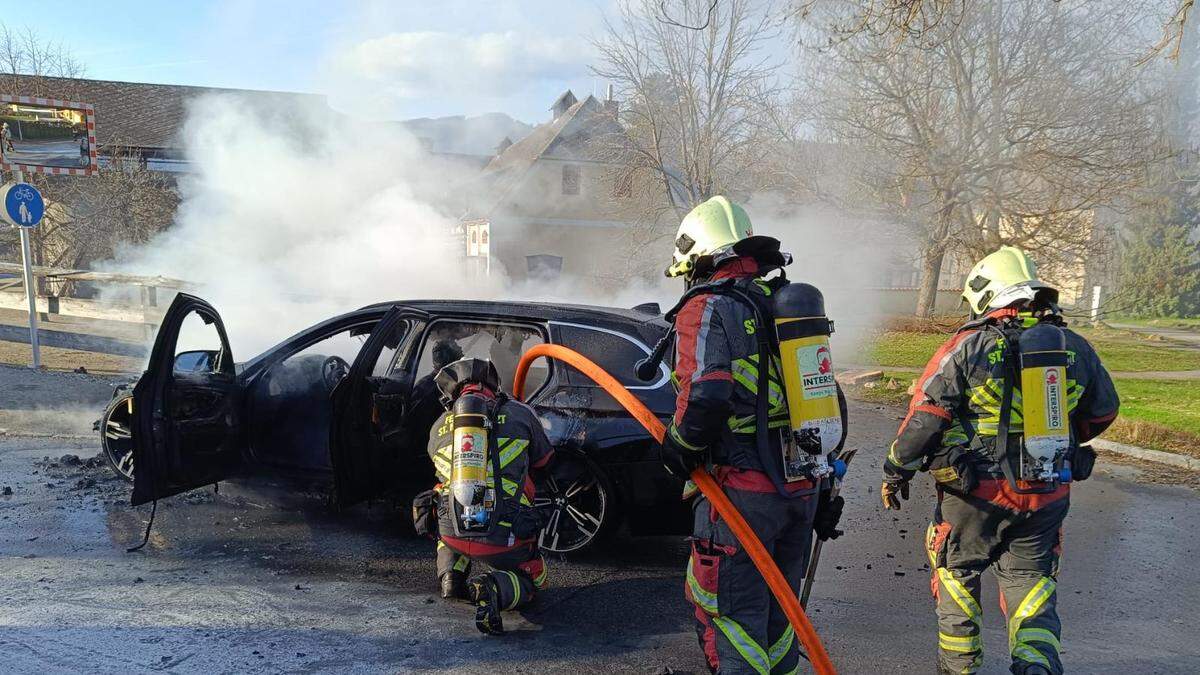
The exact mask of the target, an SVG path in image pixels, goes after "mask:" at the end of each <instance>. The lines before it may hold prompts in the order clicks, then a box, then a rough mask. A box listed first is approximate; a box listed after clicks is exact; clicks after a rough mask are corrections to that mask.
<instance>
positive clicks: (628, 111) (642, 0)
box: [592, 0, 779, 215]
mask: <svg viewBox="0 0 1200 675" xmlns="http://www.w3.org/2000/svg"><path fill="white" fill-rule="evenodd" d="M619 7H620V16H619V18H618V19H617V20H616V21H608V22H607V23H606V25H605V30H604V33H603V35H601V36H600V37H599V38H598V39H596V40H595V41H594V44H595V48H596V50H597V53H598V59H597V64H596V66H595V67H593V69H592V71H593V73H595V75H596V76H597V77H599V78H602V79H604V80H606V81H608V82H611V83H613V84H614V86H615V87H616V90H617V93H618V95H619V98H621V99H622V110H621V112H620V120H621V123H622V126H623V127H624V133H623V134H622V136H623V137H622V138H620V139H616V140H612V141H611V143H612V145H613V147H614V150H615V151H616V152H619V153H621V155H622V156H623V157H627V158H628V159H629V162H630V163H631V164H632V165H633V166H634V167H635V168H638V169H648V170H649V171H651V172H652V174H653V176H654V179H655V181H656V182H657V183H658V186H659V189H658V190H657V195H656V196H657V200H658V201H659V203H664V204H667V205H669V206H670V207H671V208H672V209H673V210H674V211H675V213H676V215H682V214H683V213H685V212H686V211H687V210H688V209H689V208H690V207H691V206H692V205H694V204H696V203H698V202H701V201H703V200H705V199H707V198H708V197H710V196H712V195H713V194H716V193H718V192H721V191H729V190H736V189H739V188H742V187H743V186H740V185H738V182H737V179H738V177H739V176H740V175H741V174H742V169H743V168H745V167H746V166H747V164H748V163H750V162H752V161H753V160H754V153H753V152H752V151H751V147H752V146H753V144H754V142H755V140H756V139H757V138H759V136H760V134H761V132H762V128H763V125H764V122H765V120H766V118H767V113H768V111H769V109H770V106H771V104H772V103H773V102H775V101H774V99H775V96H776V94H777V93H778V91H779V89H778V86H777V83H776V71H777V64H775V63H773V62H772V60H771V59H770V57H769V56H768V55H766V53H765V51H764V48H765V47H766V45H767V43H768V42H769V41H770V40H772V39H774V37H775V36H777V35H778V31H777V30H776V29H775V28H774V23H773V19H772V17H771V11H770V10H771V8H770V7H769V6H765V5H763V4H762V3H754V2H751V1H750V0H723V1H722V2H719V3H713V2H712V0H683V1H682V2H676V3H672V6H671V13H670V15H669V20H668V19H664V16H663V12H662V7H661V6H660V3H659V2H658V0H623V1H622V2H621V3H620V5H619ZM598 140H599V142H604V141H603V139H598Z"/></svg>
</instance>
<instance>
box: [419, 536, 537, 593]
mask: <svg viewBox="0 0 1200 675" xmlns="http://www.w3.org/2000/svg"><path fill="white" fill-rule="evenodd" d="M474 561H478V562H481V563H484V564H486V565H487V566H488V567H491V568H492V569H491V570H490V571H489V572H488V574H489V575H491V577H492V579H493V580H494V581H495V582H496V588H497V589H499V591H500V608H501V609H503V610H510V609H519V608H521V607H524V606H525V605H527V604H529V603H530V602H531V601H532V600H533V598H534V595H535V594H536V592H537V591H539V590H541V589H543V588H545V587H546V576H547V575H546V561H545V560H544V559H543V558H542V555H541V553H539V552H538V548H537V544H536V543H526V544H517V545H516V546H511V547H501V546H491V545H488V544H478V543H474V542H469V541H465V540H455V539H446V540H441V541H438V544H437V572H438V578H439V579H440V578H441V577H442V576H443V575H445V574H448V573H449V572H451V571H457V572H462V573H463V574H469V573H470V571H471V563H472V562H474Z"/></svg>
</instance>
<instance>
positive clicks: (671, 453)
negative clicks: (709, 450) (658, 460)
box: [661, 433, 704, 480]
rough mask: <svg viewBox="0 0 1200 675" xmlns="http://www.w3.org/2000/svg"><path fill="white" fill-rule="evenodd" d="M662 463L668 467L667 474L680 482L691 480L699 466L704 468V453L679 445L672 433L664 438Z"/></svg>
mask: <svg viewBox="0 0 1200 675" xmlns="http://www.w3.org/2000/svg"><path fill="white" fill-rule="evenodd" d="M661 452H662V463H663V466H665V467H667V473H669V474H671V475H672V476H675V477H676V478H678V479H679V480H689V479H690V478H691V476H692V471H694V470H695V469H696V467H698V466H704V451H703V450H692V449H691V448H686V447H684V446H682V445H680V444H679V443H677V442H676V441H675V440H674V439H673V438H672V437H671V434H670V433H667V434H666V435H665V436H664V437H663V443H662V449H661Z"/></svg>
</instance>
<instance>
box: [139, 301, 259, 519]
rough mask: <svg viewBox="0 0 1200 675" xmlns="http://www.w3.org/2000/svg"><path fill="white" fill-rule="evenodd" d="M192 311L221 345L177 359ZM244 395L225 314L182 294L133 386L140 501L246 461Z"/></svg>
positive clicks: (208, 479) (219, 475)
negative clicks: (227, 333) (184, 329)
mask: <svg viewBox="0 0 1200 675" xmlns="http://www.w3.org/2000/svg"><path fill="white" fill-rule="evenodd" d="M193 314H194V315H196V316H197V317H198V318H199V320H200V321H201V322H202V327H205V328H204V330H205V331H206V332H207V331H208V330H210V329H211V330H213V331H214V332H215V336H216V338H217V340H219V343H220V344H219V348H217V349H216V350H204V351H189V352H184V353H182V354H179V355H178V360H177V355H176V347H177V346H178V343H179V337H180V332H181V329H182V328H183V327H184V320H185V319H187V318H188V317H190V316H192V315H193ZM190 325H191V324H189V326H190ZM196 325H201V324H196ZM210 335H211V334H210ZM215 342H216V341H215V340H214V341H213V346H216V344H215ZM241 400H242V391H241V387H240V384H239V382H238V379H237V374H236V373H235V370H234V362H233V353H232V352H231V351H230V349H229V338H228V337H227V336H226V334H225V326H224V325H223V324H222V323H221V317H220V315H219V314H217V311H216V310H215V309H213V308H212V306H211V305H209V304H208V303H207V302H205V301H203V300H201V299H200V298H197V297H195V296H192V295H187V294H186V293H180V294H179V295H177V296H175V300H174V302H172V303H171V307H170V308H169V309H168V310H167V313H166V315H165V316H164V317H163V321H162V325H161V326H160V327H159V329H158V337H156V338H155V340H154V349H153V351H151V353H150V363H149V365H148V366H147V368H146V372H145V373H143V374H142V377H141V379H139V380H138V383H137V385H136V386H135V387H134V388H133V420H132V424H133V434H132V435H133V455H134V466H136V467H137V470H136V471H135V472H134V480H133V500H132V501H133V505H134V506H137V505H139V504H145V503H146V502H149V501H152V500H155V499H161V498H162V497H169V496H171V495H175V494H179V493H180V492H183V491H185V490H190V489H192V488H196V487H200V486H202V485H208V484H211V483H216V482H217V481H219V480H221V479H223V478H225V477H226V476H228V475H229V474H230V473H232V472H233V471H234V470H235V469H236V468H237V467H238V466H239V465H240V464H241V461H242V449H243V448H242V445H243V444H242V435H241V420H240V413H241Z"/></svg>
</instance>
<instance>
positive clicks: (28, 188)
mask: <svg viewBox="0 0 1200 675" xmlns="http://www.w3.org/2000/svg"><path fill="white" fill-rule="evenodd" d="M4 213H5V215H7V216H8V219H9V220H10V221H11V222H12V223H13V224H15V225H17V226H18V227H33V226H34V225H37V224H38V223H39V222H40V221H41V220H42V216H43V215H45V213H46V202H45V201H43V200H42V193H40V192H38V190H37V188H35V187H33V186H32V185H30V184H29V183H15V184H13V185H11V186H9V188H8V191H7V192H6V193H5V195H4Z"/></svg>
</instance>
